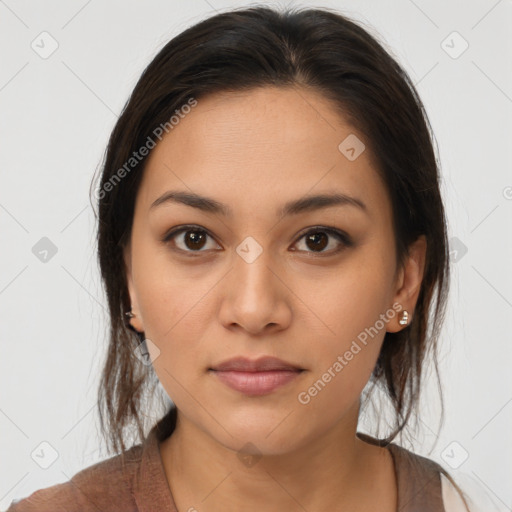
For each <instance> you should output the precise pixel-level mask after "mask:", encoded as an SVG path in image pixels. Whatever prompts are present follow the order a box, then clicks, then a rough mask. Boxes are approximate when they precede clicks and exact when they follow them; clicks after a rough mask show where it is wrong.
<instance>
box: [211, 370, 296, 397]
mask: <svg viewBox="0 0 512 512" xmlns="http://www.w3.org/2000/svg"><path fill="white" fill-rule="evenodd" d="M213 373H215V375H217V377H218V378H219V379H220V380H221V381H222V382H223V383H224V384H226V385H227V386H229V387H230V388H232V389H234V390H236V391H240V392H241V393H244V394H246V395H252V396H258V395H266V394H268V393H271V392H272V391H274V390H275V389H277V388H280V387H281V386H284V385H285V384H288V383H289V382H291V381H292V380H293V379H295V378H296V377H297V376H298V375H299V374H300V373H301V371H299V370H296V371H293V370H272V371H264V372H238V371H237V372H235V371H216V370H213Z"/></svg>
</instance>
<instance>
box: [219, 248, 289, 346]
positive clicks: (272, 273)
mask: <svg viewBox="0 0 512 512" xmlns="http://www.w3.org/2000/svg"><path fill="white" fill-rule="evenodd" d="M272 266H273V265H272V262H271V261H269V258H267V256H266V252H265V251H263V253H262V254H261V255H260V256H259V257H258V258H257V259H256V260H255V261H252V262H251V263H249V262H247V261H245V260H244V259H243V258H242V257H239V256H238V255H237V254H236V253H235V257H234V262H233V267H232V269H231V271H230V272H229V273H228V275H227V276H226V282H225V285H224V286H225V287H224V290H225V293H224V294H223V298H222V304H221V307H220V311H219V320H220V322H221V323H222V324H223V325H224V327H226V328H227V329H229V330H234V329H237V328H238V329H243V330H245V331H246V332H248V333H250V334H251V335H255V336H256V335H264V334H269V333H273V332H277V331H280V330H282V329H286V328H287V327H288V326H289V324H290V322H291V317H292V311H291V307H290V303H289V301H290V300H291V296H292V293H291V292H290V288H289V287H287V285H286V277H283V276H282V275H279V271H278V270H277V269H275V268H272ZM288 286H289V285H288Z"/></svg>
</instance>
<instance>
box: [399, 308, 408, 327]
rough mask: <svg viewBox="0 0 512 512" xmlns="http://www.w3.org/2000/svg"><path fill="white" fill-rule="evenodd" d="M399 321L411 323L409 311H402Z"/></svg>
mask: <svg viewBox="0 0 512 512" xmlns="http://www.w3.org/2000/svg"><path fill="white" fill-rule="evenodd" d="M398 323H399V324H400V325H407V324H408V323H409V313H408V312H407V311H405V310H404V311H402V316H401V317H400V320H398Z"/></svg>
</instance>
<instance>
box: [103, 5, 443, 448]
mask: <svg viewBox="0 0 512 512" xmlns="http://www.w3.org/2000/svg"><path fill="white" fill-rule="evenodd" d="M370 31H371V29H364V28H362V26H360V24H358V23H355V22H354V21H351V20H350V19H349V18H347V17H345V16H343V15H341V14H339V13H336V12H333V11H330V10H328V9H306V8H303V9H288V10H286V11H282V12H280V11H277V10H274V9H271V8H268V7H252V8H244V9H238V10H232V11H229V12H224V13H220V14H217V15H214V16H212V17H210V18H208V19H206V20H203V21H201V22H200V23H198V24H196V25H194V26H192V27H190V28H188V29H187V30H185V31H184V32H182V33H180V34H179V35H177V36H176V37H174V38H173V39H172V40H171V41H169V42H168V43H167V44H166V45H165V46H164V47H163V48H162V49H161V51H159V53H158V54H157V55H156V57H155V58H154V59H153V60H152V62H151V63H150V64H149V65H148V66H147V68H146V69H145V70H144V72H143V73H142V76H141V77H140V79H139V81H138V83H137V84H136V86H135V88H134V90H133V93H132V95H131V97H130V99H129V101H128V102H127V103H126V105H125V107H124V109H123V112H122V114H121V116H120V117H119V120H118V122H117V123H116V125H115V127H114V129H113V131H112V134H111V137H110V140H109V143H108V147H107V150H106V154H105V158H104V164H103V169H102V174H101V182H100V186H99V189H97V190H96V197H97V198H98V212H99V217H98V239H97V242H98V257H99V265H100V269H101V276H102V280H103V283H104V286H105V290H106V295H107V300H108V307H109V314H110V319H109V321H110V333H109V347H108V353H107V358H106V361H105V366H104V369H103V373H102V379H101V383H100V388H99V402H98V403H99V409H100V419H101V427H102V431H103V434H104V436H105V437H106V438H108V441H109V442H110V447H112V448H113V451H114V452H119V451H121V450H124V449H125V444H124V440H123V429H124V428H125V427H130V426H133V425H136V426H137V429H138V432H139V435H140V437H141V439H143V437H144V426H143V424H142V423H141V416H143V415H144V413H143V411H144V407H143V406H144V405H145V398H144V391H145V390H146V388H147V386H148V384H149V383H153V384H155V382H156V377H155V374H154V370H153V368H152V366H151V365H149V366H146V365H143V364H141V363H140V362H139V360H138V359H137V358H136V357H134V347H135V346H136V345H137V343H138V342H140V341H141V340H143V336H141V337H140V339H139V337H138V336H137V334H136V333H134V331H133V330H131V329H129V328H127V326H126V317H125V316H124V312H126V311H128V310H130V298H129V294H128V289H127V283H126V273H125V267H124V262H123V249H124V247H125V246H126V243H127V241H128V240H129V237H130V233H131V226H132V220H133V214H134V204H135V197H136V194H137V190H138V187H139V184H140V181H141V178H142V174H143V171H144V165H145V161H146V159H147V157H144V158H142V159H141V160H140V162H138V163H137V165H135V166H134V167H133V170H131V169H128V170H126V169H127V168H126V162H128V161H129V160H130V158H131V157H132V155H133V152H134V151H137V150H139V148H141V147H143V146H144V145H146V144H147V141H148V140H149V139H148V138H152V137H153V138H154V133H155V129H156V128H157V127H158V126H163V125H165V123H167V122H168V121H169V119H170V118H171V117H172V115H173V114H174V113H175V111H176V110H179V109H180V108H181V107H182V106H183V105H185V104H187V102H190V100H191V98H193V99H195V100H196V101H198V102H200V101H201V98H202V97H205V96H207V95H211V94H214V93H218V92H229V91H248V90H250V89H254V88H256V87H265V86H276V87H289V86H298V87H303V88H308V89H310V90H313V91H316V92H318V93H320V94H321V95H322V96H323V97H325V98H326V99H328V100H331V102H332V104H333V106H334V107H335V108H336V109H337V110H338V111H339V113H340V114H342V115H343V116H344V118H345V119H346V120H347V121H348V122H350V124H351V125H352V126H353V127H354V129H355V130H357V131H358V133H360V134H362V136H364V137H365V143H367V145H368V146H369V149H370V151H371V155H373V157H374V158H375V162H376V163H377V166H378V170H379V173H380V175H381V177H382V179H383V181H384V183H385V185H386V188H387V191H388V193H389V197H390V199H391V204H392V208H393V223H394V232H395V243H396V248H397V255H398V257H397V265H400V264H401V263H403V262H404V261H405V258H406V256H407V250H408V247H409V245H410V244H411V243H412V242H413V241H415V240H416V239H417V238H418V237H419V236H420V235H425V237H426V241H427V255H426V266H425V273H424V279H423V282H422V286H421V290H420V294H419V298H418V301H417V305H416V308H415V311H414V314H413V316H412V322H411V324H410V325H409V326H407V327H406V328H405V329H403V330H401V331H400V332H397V333H386V336H385V339H384V343H383V346H382V350H381V352H380V355H379V357H378V361H377V364H376V366H375V369H374V371H373V374H372V378H371V382H373V383H377V384H379V387H380V388H381V389H382V390H383V391H384V392H385V394H386V395H387V396H388V398H389V400H390V402H391V404H392V406H393V411H394V417H395V421H394V425H393V428H392V431H391V432H390V433H389V435H388V436H387V437H386V438H385V439H384V440H383V442H385V443H386V442H389V441H391V440H392V439H393V438H394V437H395V436H396V435H397V434H398V433H399V432H400V431H401V430H402V429H403V428H404V426H405V425H406V424H407V422H408V421H409V420H410V418H411V415H413V414H414V413H415V412H416V409H417V406H418V401H419V393H420V385H421V378H422V370H423V369H424V364H425V362H426V360H427V359H428V360H430V361H434V363H435V368H436V375H438V372H437V359H436V344H437V339H438V336H439V329H440V327H441V323H442V321H443V316H444V310H445V303H446V294H447V286H448V281H449V259H448V247H447V235H446V221H445V213H444V208H443V203H442V199H441V195H440V189H439V173H438V161H437V158H436V155H435V152H434V148H433V140H434V138H433V135H432V130H431V127H430V124H429V121H428V117H427V114H426V112H425V109H424V107H423V104H422V102H421V100H420V98H419V96H418V94H417V92H416V89H415V87H414V85H413V83H412V82H411V79H410V78H409V76H408V75H407V73H406V72H405V71H404V70H403V69H402V67H401V66H400V65H399V64H398V63H397V61H396V60H395V59H394V58H393V57H392V55H391V53H390V52H389V50H386V49H385V48H384V45H383V43H380V42H379V41H378V40H377V38H376V36H373V35H371V34H370ZM340 142H341V141H340ZM123 166H124V168H125V171H126V172H124V173H121V174H122V175H123V176H122V178H121V179H120V173H119V170H120V169H122V168H123ZM109 184H110V185H109ZM427 355H430V356H431V357H429V358H427ZM438 382H439V381H438Z"/></svg>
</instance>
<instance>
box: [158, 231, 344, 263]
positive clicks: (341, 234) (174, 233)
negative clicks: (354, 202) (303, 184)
mask: <svg viewBox="0 0 512 512" xmlns="http://www.w3.org/2000/svg"><path fill="white" fill-rule="evenodd" d="M186 231H200V232H203V233H206V234H207V235H208V236H209V237H210V238H212V239H213V240H215V242H216V243H217V244H218V245H220V244H219V243H218V242H217V241H216V239H215V237H214V236H213V235H212V234H211V233H210V231H209V230H208V229H206V228H204V227H202V226H200V225H198V224H182V225H180V226H176V227H175V228H172V229H171V230H170V231H168V232H167V233H166V234H165V235H164V237H163V238H162V242H163V243H169V242H170V241H171V240H172V238H174V237H175V236H177V235H179V234H181V233H183V232H186ZM314 232H322V233H327V234H328V235H331V236H333V237H334V238H336V239H337V240H338V241H339V242H340V243H341V244H342V247H341V248H338V249H333V250H330V251H325V252H315V251H297V250H296V249H293V250H294V251H297V252H306V253H308V254H311V255H317V256H323V255H326V256H327V255H333V254H337V253H338V252H339V251H340V250H342V249H343V248H344V247H343V246H345V247H351V246H353V240H352V238H351V236H350V235H349V234H348V233H346V232H345V231H343V230H341V229H338V228H334V227H329V226H322V225H314V226H308V227H307V228H304V229H303V230H302V231H301V232H300V233H299V234H298V235H297V238H296V240H295V242H294V243H293V245H295V244H297V242H299V241H300V240H301V239H302V238H303V237H304V236H305V235H307V234H308V233H314ZM176 250H177V251H179V252H182V253H187V254H189V255H199V254H201V253H202V252H208V251H201V250H199V251H184V250H183V249H178V248H176Z"/></svg>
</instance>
